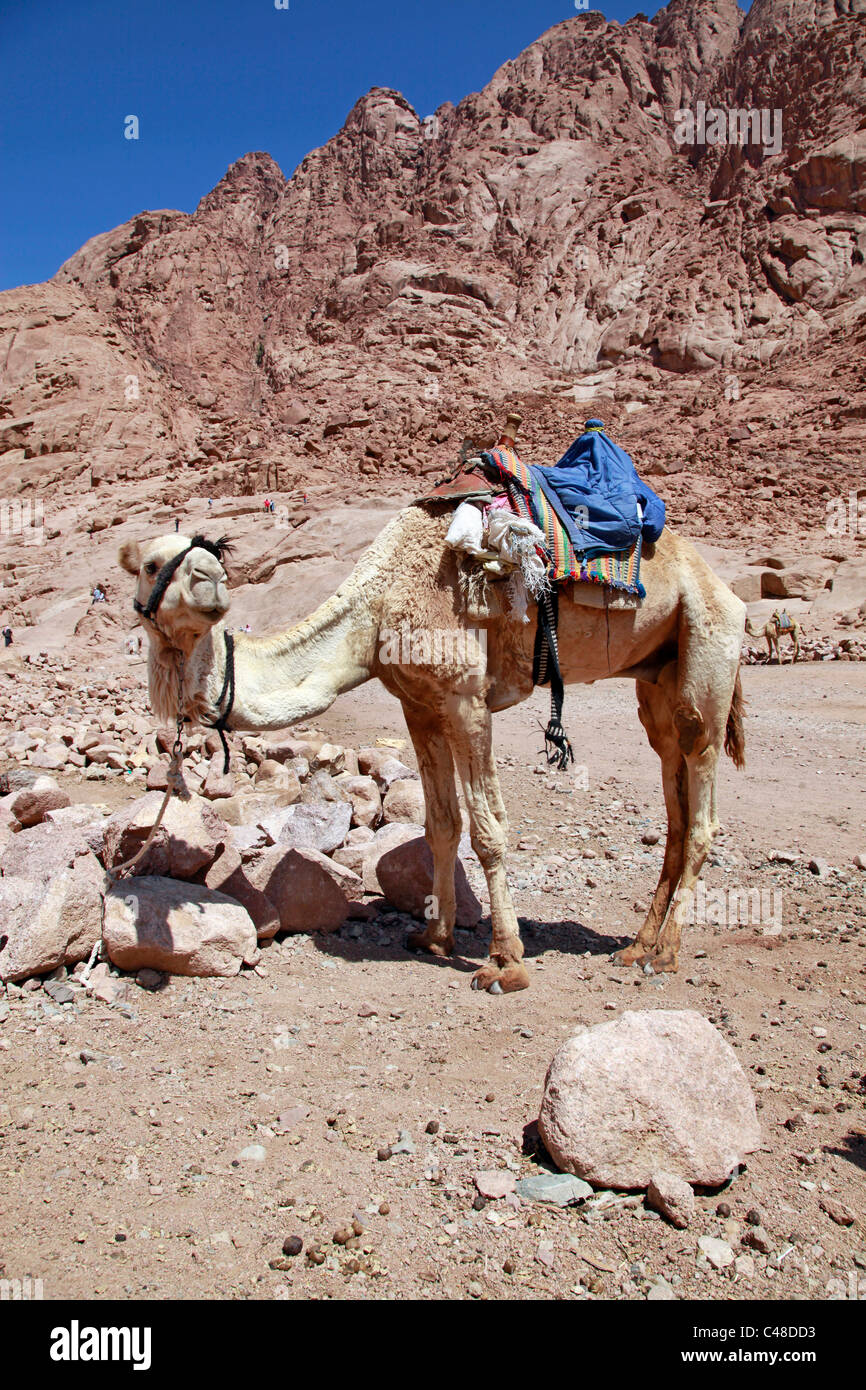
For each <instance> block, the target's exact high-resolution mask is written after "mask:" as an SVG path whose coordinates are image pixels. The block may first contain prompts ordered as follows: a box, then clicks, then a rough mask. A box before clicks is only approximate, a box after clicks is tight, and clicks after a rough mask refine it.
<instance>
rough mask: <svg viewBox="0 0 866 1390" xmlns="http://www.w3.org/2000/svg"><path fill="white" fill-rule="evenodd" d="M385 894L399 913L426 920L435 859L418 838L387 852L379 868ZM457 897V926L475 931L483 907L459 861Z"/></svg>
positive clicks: (455, 865)
mask: <svg viewBox="0 0 866 1390" xmlns="http://www.w3.org/2000/svg"><path fill="white" fill-rule="evenodd" d="M376 873H377V876H378V879H379V884H380V886H381V889H382V892H383V893H384V895H385V897H386V898H387V899H388V901H389V903H393V905H394V907H396V908H397V909H398V911H400V912H410V913H411V914H412V916H413V917H418V918H420V919H421V920H422V921H423V920H424V919H425V915H426V914H425V909H426V908H427V907H428V906H429V905H430V900H431V897H432V894H433V855H432V853H431V850H430V846H429V845H428V843H427V841H426V840H425V839H424V837H423V836H421V835H419V836H416V837H414V838H413V839H411V840H406V841H405V842H404V843H403V844H399V845H395V846H394V847H393V848H392V849H389V850H387V851H386V852H385V853H384V854H383V855H382V856H381V858H380V859H379V861H378V863H377V865H376ZM454 887H455V890H456V894H457V919H456V921H457V926H458V927H474V926H477V924H478V922H480V920H481V914H482V908H481V904H480V902H479V901H478V899H477V898H476V896H475V894H474V893H473V891H472V889H471V888H470V886H469V881H468V879H467V877H466V870H465V869H464V867H463V865H462V864H461V862H460V860H459V859H457V860H456V861H455V864H454Z"/></svg>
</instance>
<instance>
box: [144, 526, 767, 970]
mask: <svg viewBox="0 0 866 1390" xmlns="http://www.w3.org/2000/svg"><path fill="white" fill-rule="evenodd" d="M452 515H453V513H452V509H451V507H449V506H447V505H445V504H443V503H430V502H427V503H423V504H415V505H413V506H410V507H407V508H406V509H405V510H403V511H401V512H400V513H399V514H398V515H397V516H396V517H394V518H393V519H392V520H391V521H390V522H389V523H388V525H387V526H386V527H385V528H384V530H383V531H382V532H380V534H379V536H378V537H377V538H376V540H375V541H374V542H373V544H372V545H371V546H370V547H369V548H368V550H366V551H365V552H364V554H363V555H362V556H361V558H360V560H359V561H358V563H357V565H356V566H355V569H354V570H353V571H352V573H351V575H350V576H349V578H348V579H346V581H345V582H344V583H343V584H341V585H340V587H339V588H338V589H337V591H336V593H335V594H333V595H332V597H331V598H329V599H327V600H326V602H325V603H323V604H322V605H321V606H320V607H319V608H317V609H316V611H315V612H314V613H312V614H311V616H310V617H308V618H306V619H305V620H304V621H302V622H300V623H298V624H296V625H295V626H293V627H290V628H289V629H288V630H287V631H284V632H279V633H275V634H274V635H272V636H263V637H253V636H245V635H244V634H243V633H237V634H235V635H234V638H233V642H234V701H233V704H232V708H231V715H230V717H229V718H228V720H227V726H228V728H229V729H230V730H247V731H264V730H270V729H284V728H287V727H290V726H292V725H294V724H297V723H300V722H301V721H304V720H308V719H311V718H314V717H315V716H316V715H319V714H321V713H322V712H323V711H324V710H326V709H328V707H329V706H330V705H331V704H332V702H333V701H334V700H335V699H336V697H337V696H338V695H340V694H342V693H343V692H345V691H348V690H352V689H354V688H355V687H356V686H359V685H361V684H362V683H363V682H365V681H368V680H371V679H373V678H374V677H376V678H378V679H379V680H380V681H381V682H382V684H383V685H384V686H385V688H386V689H387V690H389V691H391V693H392V694H394V695H396V696H397V697H398V699H399V700H400V701H401V703H402V706H403V712H404V714H405V718H406V724H407V727H408V730H409V735H410V737H411V740H412V743H413V745H414V748H415V752H416V754H417V759H418V769H419V772H420V776H421V780H422V784H423V790H424V797H425V804H426V827H425V829H426V836H427V840H428V842H429V844H430V848H431V851H432V856H433V903H432V909H433V912H434V916H433V917H432V920H429V921H428V922H427V923H426V925H425V926H424V928H423V930H419V931H416V932H415V933H413V934H412V935H410V937H409V941H408V943H407V944H408V945H410V946H411V947H412V949H415V950H419V951H427V952H430V953H432V954H433V955H434V956H439V957H445V956H448V955H450V954H451V952H452V949H453V943H454V921H455V888H454V868H455V860H456V855H457V846H458V841H459V838H460V833H461V821H460V814H459V809H458V802H457V795H456V790H455V777H454V767H455V764H456V768H457V772H458V774H459V778H460V781H461V783H462V788H463V793H464V798H465V802H466V806H467V810H468V814H469V820H470V837H471V843H472V846H473V849H474V850H475V852H476V854H477V855H478V858H479V860H480V862H481V864H482V866H483V868H484V872H485V875H486V879H487V886H488V890H489V895H490V916H491V924H492V939H491V942H490V949H489V958H488V960H487V961H486V962H485V964H484V965H483V966H482V967H481V969H479V970H478V971H477V972H476V973H475V975H474V976H473V979H472V985H473V988H476V989H486V990H489V991H490V992H491V993H494V994H498V993H503V992H509V991H512V990H518V989H524V988H526V987H527V986H528V984H529V976H528V974H527V970H526V967H525V965H524V962H523V944H522V942H521V939H520V933H519V928H518V922H517V916H516V913H515V909H514V906H513V903H512V900H511V895H510V892H509V888H508V884H507V880H506V869H505V851H506V844H507V836H508V822H507V818H506V812H505V806H504V803H503V799H502V795H501V792H500V788H499V781H498V778H497V771H496V763H495V760H494V754H493V741H492V715H493V713H494V712H495V711H497V710H503V709H506V708H508V707H509V706H511V705H514V704H516V703H518V702H520V701H521V700H525V699H526V698H527V697H528V696H529V695H530V693H531V691H532V689H533V682H532V650H533V641H534V635H535V629H536V623H535V618H536V611H537V610H536V607H535V604H534V603H532V602H530V603H529V607H528V612H527V609H526V598H527V595H526V590H525V588H524V589H523V590H522V593H521V592H520V583H521V582H522V581H519V582H512V580H505V581H502V582H500V583H498V584H495V583H494V584H491V585H490V586H489V587H490V589H491V590H495V591H496V593H497V595H498V602H493V603H491V605H490V615H489V616H488V617H487V618H484V619H477V620H475V622H476V630H477V628H478V627H479V626H480V628H481V631H482V632H483V634H484V640H483V641H481V640H477V641H474V642H473V641H471V640H464V639H468V638H469V635H470V630H471V629H472V625H473V619H472V617H471V616H470V614H468V613H467V608H466V602H467V601H466V598H465V597H464V592H465V586H461V582H460V580H461V565H462V564H464V563H466V562H465V561H463V560H462V559H461V557H459V556H458V555H456V554H455V552H454V551H452V550H451V549H449V548H448V547H447V546H446V545H445V543H444V538H445V534H446V532H447V530H448V526H449V524H450V521H451V519H452ZM200 539H201V538H199V540H200ZM204 545H209V546H210V548H209V549H205V548H203V546H202V545H201V544H199V543H196V544H193V542H191V541H190V540H189V538H187V537H184V536H182V535H176V534H172V535H168V536H162V537H160V538H158V539H156V540H150V541H147V542H145V543H143V544H139V543H138V542H128V543H127V544H125V545H124V546H122V547H121V550H120V552H119V561H120V564H121V565H122V566H123V567H124V568H125V569H126V570H127V571H128V572H129V573H130V574H133V575H135V576H136V578H137V601H136V606H137V608H138V611H139V613H140V614H141V615H142V617H141V620H142V623H143V626H144V627H145V629H146V631H147V635H148V638H149V653H148V684H149V692H150V700H151V705H152V707H153V710H154V712H155V714H156V715H157V716H158V717H159V718H160V719H163V720H166V721H172V722H173V721H174V719H175V718H176V717H177V716H178V712H179V710H180V711H181V712H182V714H183V715H184V717H186V718H188V719H190V720H192V721H194V722H199V723H203V722H204V723H213V722H214V721H215V719H216V716H217V714H218V713H221V712H222V713H224V710H225V704H224V697H225V689H226V669H227V666H226V651H227V646H226V640H225V639H226V628H225V617H226V613H227V612H228V608H229V596H228V591H227V587H226V584H227V577H226V571H225V569H224V566H223V563H222V543H218V544H216V545H210V543H208V542H204ZM171 564H176V565H177V568H175V569H174V571H173V572H171V570H170V566H171ZM166 565H169V570H166V569H165V568H164V567H165V566H166ZM167 576H168V582H167V583H166V578H167ZM641 576H642V580H643V582H644V585H645V587H646V598H645V599H643V601H642V602H641V603H640V604H639V605H635V604H632V605H630V606H622V605H621V606H617V604H616V602H615V601H614V600H613V599H611V600H610V601H609V602H608V601H605V602H604V606H603V607H598V606H589V604H588V603H587V605H586V606H584V605H583V604H581V603H578V602H574V601H572V600H571V598H569V597H567V596H566V595H563V597H562V599H561V601H560V605H559V659H560V665H561V669H562V674H563V679H564V680H565V682H566V684H580V683H591V682H593V681H596V680H604V679H607V678H609V677H616V676H625V677H629V678H631V679H633V680H634V681H635V686H636V691H637V701H638V713H639V717H640V720H641V722H642V724H643V726H644V728H645V730H646V733H647V736H648V738H649V742H650V744H651V746H652V747H653V749H654V750H655V752H656V753H657V754H658V756H659V758H660V760H661V765H662V786H663V791H664V799H665V806H666V810H667V840H666V844H665V850H664V860H663V864H662V869H661V874H660V877H659V881H658V885H657V887H656V889H655V893H654V895H653V898H652V902H651V904H650V907H649V911H648V913H647V915H646V920H645V921H644V923H643V925H642V926H641V928H640V930H639V931H638V933H637V935H636V937H635V939H634V941H633V942H631V943H630V944H629V945H628V946H626V947H625V948H624V949H622V950H620V951H619V952H617V953H616V955H615V957H614V958H615V959H616V960H617V962H618V963H619V964H622V965H631V964H638V965H640V966H641V967H643V968H644V970H645V971H646V972H647V973H652V972H653V971H675V970H676V969H677V968H678V958H679V950H680V941H681V934H682V926H683V919H684V917H685V915H686V913H687V910H688V906H689V903H690V900H691V895H692V890H693V888H694V885H695V883H696V882H697V879H698V876H699V874H700V872H701V868H702V866H703V864H704V861H705V859H706V856H707V853H708V851H709V848H710V845H711V843H712V840H713V837H714V835H715V834H716V832H717V830H718V828H719V824H718V820H717V819H716V806H715V782H716V771H717V764H718V759H719V755H720V752H721V750H722V747H724V748H725V750H726V752H727V753H728V754H729V756H730V757H731V758H732V759H733V761H734V763H735V764H736V766H737V767H742V766H743V764H744V735H743V723H742V710H743V697H742V690H741V685H740V674H739V657H740V647H741V643H742V639H743V628H744V618H745V606H744V605H743V603H741V601H740V600H739V598H737V597H736V595H735V594H733V593H732V591H731V590H730V589H729V588H728V587H727V586H726V585H725V584H724V583H722V581H721V580H720V579H718V578H717V577H716V575H715V574H714V573H713V571H712V570H711V569H710V568H709V566H708V565H707V564H706V563H705V562H704V560H703V559H702V558H701V557H700V556H699V555H698V553H697V551H696V550H695V549H694V547H693V546H692V545H691V544H690V543H689V542H688V541H687V540H685V539H683V538H682V537H680V536H678V535H677V534H676V532H675V531H674V530H673V529H671V528H670V527H666V528H665V530H664V531H663V532H662V534H661V537H660V538H659V540H658V541H657V542H656V543H655V544H653V545H647V546H646V547H645V549H644V554H643V562H642V570H641ZM155 585H156V586H157V588H156V594H157V596H158V595H159V594H160V593H162V597H161V599H160V601H159V605H158V607H157V608H156V610H155V611H154V612H152V613H151V615H150V616H148V614H147V604H148V600H149V599H150V598H151V596H152V595H154V586H155ZM592 587H593V588H594V586H592ZM594 597H595V598H596V600H597V598H598V591H597V590H595V594H594ZM142 610H145V611H144V612H142ZM395 634H397V635H398V636H401V637H402V639H406V638H407V636H408V638H409V640H408V641H406V640H397V641H395V640H394V636H395ZM437 634H438V638H439V640H438V643H437V640H436V639H437ZM443 638H444V639H448V640H443ZM452 639H453V640H452Z"/></svg>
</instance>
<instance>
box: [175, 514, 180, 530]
mask: <svg viewBox="0 0 866 1390" xmlns="http://www.w3.org/2000/svg"><path fill="white" fill-rule="evenodd" d="M174 529H175V531H179V530H180V521H179V520H178V518H177V517H175V519H174Z"/></svg>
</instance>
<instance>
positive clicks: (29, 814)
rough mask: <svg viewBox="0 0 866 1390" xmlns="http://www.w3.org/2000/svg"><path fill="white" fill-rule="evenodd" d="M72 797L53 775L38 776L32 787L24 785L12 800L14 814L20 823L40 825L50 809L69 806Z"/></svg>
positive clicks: (56, 809)
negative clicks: (59, 785)
mask: <svg viewBox="0 0 866 1390" xmlns="http://www.w3.org/2000/svg"><path fill="white" fill-rule="evenodd" d="M70 804H71V797H70V795H69V793H68V792H66V791H63V790H62V788H60V787H58V785H57V783H56V782H55V781H54V778H53V777H37V778H36V781H35V782H34V783H33V785H32V787H24V788H22V790H21V791H20V792H19V793H18V795H17V796H16V797H15V799H14V801H13V802H12V808H11V809H12V814H13V815H14V816H15V819H16V820H17V821H18V823H19V825H23V826H30V825H39V823H40V821H43V820H44V819H45V816H46V814H47V813H48V812H49V811H59V810H60V809H61V807H64V806H69V805H70Z"/></svg>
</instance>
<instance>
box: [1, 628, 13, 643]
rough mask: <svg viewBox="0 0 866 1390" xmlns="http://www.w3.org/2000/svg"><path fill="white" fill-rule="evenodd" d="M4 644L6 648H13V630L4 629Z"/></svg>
mask: <svg viewBox="0 0 866 1390" xmlns="http://www.w3.org/2000/svg"><path fill="white" fill-rule="evenodd" d="M3 644H4V646H6V647H11V646H12V629H11V627H4V629H3Z"/></svg>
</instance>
